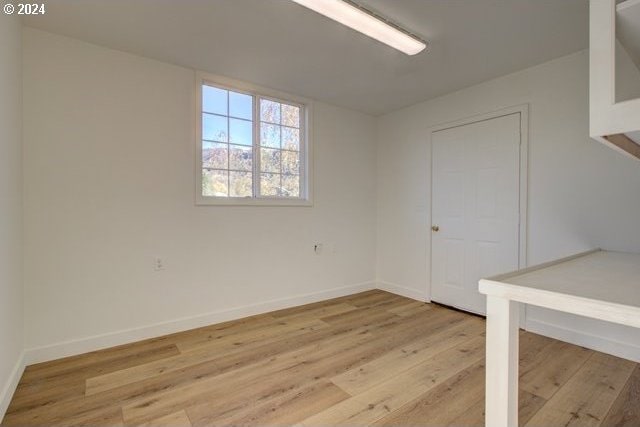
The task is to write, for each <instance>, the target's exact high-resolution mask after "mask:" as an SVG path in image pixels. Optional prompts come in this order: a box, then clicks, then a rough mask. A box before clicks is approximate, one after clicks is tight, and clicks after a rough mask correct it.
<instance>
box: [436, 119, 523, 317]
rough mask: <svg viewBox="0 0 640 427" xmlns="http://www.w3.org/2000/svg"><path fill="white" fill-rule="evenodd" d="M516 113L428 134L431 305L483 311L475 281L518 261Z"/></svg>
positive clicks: (481, 298) (518, 154) (507, 268)
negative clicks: (429, 150)
mask: <svg viewBox="0 0 640 427" xmlns="http://www.w3.org/2000/svg"><path fill="white" fill-rule="evenodd" d="M520 115H521V114H520V113H514V114H509V115H505V116H502V117H497V118H493V119H489V120H483V121H479V122H476V123H471V124H467V125H464V126H458V127H453V128H450V129H445V130H441V131H437V132H434V133H433V134H432V156H433V157H432V162H433V163H432V164H433V170H432V174H433V175H432V211H431V215H432V230H431V237H432V240H431V296H432V300H433V301H436V302H440V303H442V304H447V305H451V306H454V307H458V308H461V309H464V310H468V311H471V312H474V313H480V314H485V313H486V300H485V296H484V295H481V294H480V293H479V292H478V280H479V279H481V278H483V277H489V276H492V275H495V274H499V273H505V272H509V271H513V270H516V269H517V268H518V261H519V229H520V227H519V218H520V206H519V205H520V141H521V137H520Z"/></svg>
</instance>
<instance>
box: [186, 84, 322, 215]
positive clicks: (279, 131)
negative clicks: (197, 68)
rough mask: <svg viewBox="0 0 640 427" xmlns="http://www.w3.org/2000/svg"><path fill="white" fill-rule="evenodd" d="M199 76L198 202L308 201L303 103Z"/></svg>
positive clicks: (282, 202)
mask: <svg viewBox="0 0 640 427" xmlns="http://www.w3.org/2000/svg"><path fill="white" fill-rule="evenodd" d="M236 87H237V86H232V85H229V84H221V83H218V82H215V81H211V80H210V79H199V80H198V88H199V91H198V92H199V93H198V96H199V101H200V102H199V104H198V105H199V109H198V110H199V111H198V115H199V123H198V132H197V134H198V136H197V138H198V144H197V145H198V156H199V157H198V164H199V165H198V167H199V169H200V171H199V179H197V180H196V181H197V185H198V187H197V189H196V191H197V194H198V198H197V199H198V202H199V203H202V204H233V205H236V204H264V205H271V204H275V205H308V204H310V197H309V163H310V162H309V155H308V153H309V141H308V139H309V138H308V133H307V132H306V129H307V128H308V126H307V123H308V117H307V115H308V106H307V105H306V104H305V103H302V102H298V101H292V100H289V99H290V98H287V99H284V98H283V97H281V96H271V94H269V95H267V94H265V91H257V90H249V89H246V88H242V87H237V88H236Z"/></svg>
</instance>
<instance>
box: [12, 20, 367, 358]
mask: <svg viewBox="0 0 640 427" xmlns="http://www.w3.org/2000/svg"><path fill="white" fill-rule="evenodd" d="M24 45H25V48H24V79H25V92H24V103H25V108H24V110H25V132H24V144H25V159H24V162H25V163H24V167H25V230H26V232H25V263H26V264H27V265H28V269H27V270H26V273H25V283H26V285H25V286H26V297H27V300H28V306H27V312H26V319H27V323H26V339H27V348H28V349H34V348H36V349H38V348H39V350H38V351H36V352H32V360H33V359H35V360H42V359H47V358H51V357H58V356H60V355H62V354H67V353H72V352H77V351H84V350H88V349H91V348H95V347H99V346H104V345H110V344H114V343H117V342H122V341H126V340H132V339H139V338H141V337H142V336H149V335H154V334H160V333H163V332H167V331H170V330H176V329H181V328H187V327H193V326H196V325H200V324H208V323H214V322H215V321H219V320H221V319H225V318H229V317H234V316H237V315H243V314H248V313H253V312H257V311H263V310H269V309H273V308H276V307H280V306H283V305H288V304H299V303H302V302H305V301H310V300H314V299H324V298H327V297H330V296H334V295H339V294H346V293H350V292H355V291H357V290H361V289H365V288H369V287H371V286H373V281H374V279H375V271H374V270H375V268H374V264H375V215H376V212H375V167H376V157H375V124H374V118H372V117H369V116H367V115H364V114H361V113H357V112H353V111H350V110H345V109H341V108H337V107H333V106H329V105H325V104H321V103H316V104H315V106H314V112H315V113H314V153H315V205H314V207H312V208H308V207H307V208H304V207H285V208H282V207H280V208H275V207H274V208H267V207H224V206H223V207H219V206H218V207H215V206H199V207H197V206H195V205H194V192H195V184H194V179H195V178H194V177H195V175H194V164H195V141H194V123H195V118H194V117H195V116H194V115H195V111H194V108H195V107H194V96H195V95H194V92H195V76H194V71H193V70H189V69H185V68H180V67H177V66H172V65H169V64H165V63H161V62H157V61H153V60H150V59H145V58H141V57H137V56H133V55H130V54H125V53H122V52H118V51H114V50H109V49H105V48H102V47H98V46H95V45H91V44H87V43H84V42H80V41H77V40H73V39H69V38H65V37H61V36H57V35H53V34H49V33H45V32H41V31H38V30H34V29H28V28H26V29H25V31H24ZM314 242H323V243H324V244H325V251H324V253H323V254H322V255H315V254H314V252H313V244H314ZM331 246H334V247H335V253H332V251H331V250H328V249H330V248H331ZM156 256H161V257H164V258H165V261H166V270H164V271H160V272H157V271H154V270H153V259H154V257H156ZM293 297H301V298H293ZM273 301H276V302H273ZM271 302H273V303H271ZM233 308H239V310H238V311H234V312H233V313H220V311H224V310H228V309H233ZM212 313H213V314H212ZM199 315H202V317H196V318H195V319H188V318H190V317H193V316H199ZM185 318H187V319H186V320H185ZM179 319H182V320H181V321H178V322H177V323H170V324H169V325H164V326H157V327H155V328H153V327H152V328H148V329H142V330H134V331H129V332H126V333H119V332H122V331H128V330H131V329H136V328H145V327H147V326H150V325H158V324H159V323H162V322H173V321H176V320H179ZM113 333H115V335H109V334H113ZM102 334H107V336H101V335H102ZM96 336H97V337H96ZM92 337H93V339H91V338H92ZM87 339H89V340H87ZM70 340H71V341H73V340H80V342H77V343H71V344H69V345H63V346H57V344H59V343H63V342H66V341H70ZM47 346H53V347H51V348H44V349H42V347H47Z"/></svg>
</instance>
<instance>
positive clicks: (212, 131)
mask: <svg viewBox="0 0 640 427" xmlns="http://www.w3.org/2000/svg"><path fill="white" fill-rule="evenodd" d="M227 135H228V132H227V118H226V117H221V116H214V115H212V114H203V115H202V139H208V140H211V141H218V142H228V141H229V140H228V138H227Z"/></svg>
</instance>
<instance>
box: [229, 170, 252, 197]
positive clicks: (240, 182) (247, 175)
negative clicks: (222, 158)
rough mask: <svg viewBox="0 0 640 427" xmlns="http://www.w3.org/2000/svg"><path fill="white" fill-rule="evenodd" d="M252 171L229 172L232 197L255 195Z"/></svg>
mask: <svg viewBox="0 0 640 427" xmlns="http://www.w3.org/2000/svg"><path fill="white" fill-rule="evenodd" d="M252 175H253V174H252V173H251V172H233V171H232V172H229V179H230V184H231V188H230V190H231V194H230V195H231V197H251V196H253V186H252V185H253V184H252Z"/></svg>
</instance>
